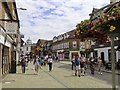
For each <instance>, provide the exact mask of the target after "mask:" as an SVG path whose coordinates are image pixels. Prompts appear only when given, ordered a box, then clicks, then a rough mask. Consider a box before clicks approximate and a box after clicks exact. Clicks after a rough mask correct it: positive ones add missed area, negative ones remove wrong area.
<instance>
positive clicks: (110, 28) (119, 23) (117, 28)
mask: <svg viewBox="0 0 120 90" xmlns="http://www.w3.org/2000/svg"><path fill="white" fill-rule="evenodd" d="M106 34H107V35H109V36H116V37H117V36H119V35H120V20H114V19H112V20H110V21H109V22H108V25H107V27H106Z"/></svg>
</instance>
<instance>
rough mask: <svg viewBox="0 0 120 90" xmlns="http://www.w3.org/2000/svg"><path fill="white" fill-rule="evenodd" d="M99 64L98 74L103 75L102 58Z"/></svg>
mask: <svg viewBox="0 0 120 90" xmlns="http://www.w3.org/2000/svg"><path fill="white" fill-rule="evenodd" d="M97 64H98V73H99V74H101V75H102V72H101V67H102V59H101V58H100V57H99V58H98V61H97Z"/></svg>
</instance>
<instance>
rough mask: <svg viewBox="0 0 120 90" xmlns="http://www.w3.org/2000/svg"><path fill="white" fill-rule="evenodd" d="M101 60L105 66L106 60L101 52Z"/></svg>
mask: <svg viewBox="0 0 120 90" xmlns="http://www.w3.org/2000/svg"><path fill="white" fill-rule="evenodd" d="M101 59H102V63H103V65H104V66H105V58H104V52H101Z"/></svg>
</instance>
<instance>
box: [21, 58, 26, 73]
mask: <svg viewBox="0 0 120 90" xmlns="http://www.w3.org/2000/svg"><path fill="white" fill-rule="evenodd" d="M21 67H22V73H25V67H26V60H25V57H24V56H22V59H21Z"/></svg>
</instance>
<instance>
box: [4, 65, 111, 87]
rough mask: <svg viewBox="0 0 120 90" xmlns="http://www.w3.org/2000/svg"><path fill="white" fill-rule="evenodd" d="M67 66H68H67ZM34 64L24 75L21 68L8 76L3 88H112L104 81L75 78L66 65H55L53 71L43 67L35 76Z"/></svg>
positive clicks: (87, 75) (29, 66)
mask: <svg viewBox="0 0 120 90" xmlns="http://www.w3.org/2000/svg"><path fill="white" fill-rule="evenodd" d="M66 66H67V64H66ZM33 67H34V66H33V65H32V63H29V65H28V67H27V70H26V73H25V74H22V73H21V72H22V71H21V69H20V68H21V67H18V68H17V73H16V74H8V75H7V76H6V77H5V78H4V79H3V81H2V88H111V87H112V86H111V85H110V84H109V83H108V82H107V81H104V80H101V79H98V78H95V77H92V76H91V75H89V74H86V75H85V76H81V77H78V76H75V75H74V71H72V70H71V68H70V69H66V68H64V67H65V64H62V63H53V70H52V71H51V72H49V71H48V66H43V67H42V70H39V73H38V75H37V74H35V71H34V69H33Z"/></svg>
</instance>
